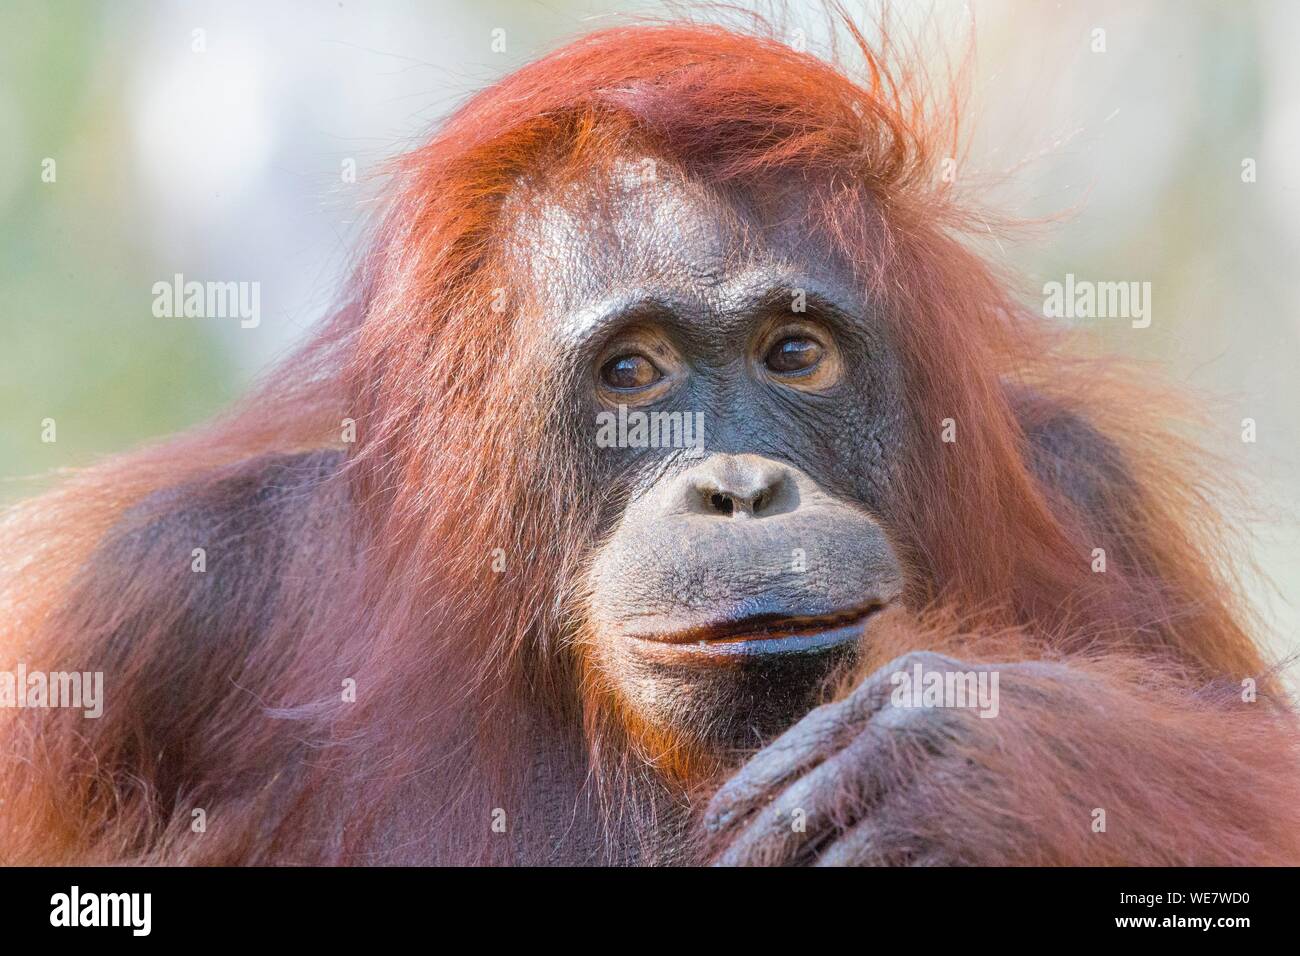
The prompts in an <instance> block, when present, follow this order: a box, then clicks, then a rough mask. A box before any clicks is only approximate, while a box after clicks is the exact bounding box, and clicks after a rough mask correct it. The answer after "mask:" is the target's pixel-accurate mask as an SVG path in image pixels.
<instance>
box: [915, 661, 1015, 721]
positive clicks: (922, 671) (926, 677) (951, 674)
mask: <svg viewBox="0 0 1300 956" xmlns="http://www.w3.org/2000/svg"><path fill="white" fill-rule="evenodd" d="M889 680H890V683H892V684H893V685H894V690H893V693H891V694H890V697H889V701H890V703H891V704H893V706H895V707H900V708H905V709H906V708H935V707H953V708H971V709H978V710H979V715H980V716H981V717H996V716H997V715H998V672H997V671H995V670H981V671H955V670H948V669H946V668H945V669H941V670H935V669H933V668H930V669H927V668H925V667H923V666H922V664H921V662H920V661H917V662H916V663H915V664H914V665H912V669H911V671H895V672H894V673H893V674H892V675H891V676H890V678H889Z"/></svg>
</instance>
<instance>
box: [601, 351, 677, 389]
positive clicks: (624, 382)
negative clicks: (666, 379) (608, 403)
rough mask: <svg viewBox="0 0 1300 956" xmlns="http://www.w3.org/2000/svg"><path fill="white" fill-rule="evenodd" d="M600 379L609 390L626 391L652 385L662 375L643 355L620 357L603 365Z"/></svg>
mask: <svg viewBox="0 0 1300 956" xmlns="http://www.w3.org/2000/svg"><path fill="white" fill-rule="evenodd" d="M600 378H601V381H603V382H604V383H605V384H606V385H608V386H609V387H610V388H617V389H620V390H623V391H628V390H631V389H638V388H646V387H647V386H649V385H653V384H654V383H655V382H657V381H659V380H660V379H661V378H663V373H661V372H660V371H659V369H658V368H656V367H655V364H654V362H652V361H650V360H649V359H648V358H646V357H645V356H644V355H635V354H633V355H620V356H618V357H617V358H612V359H610V360H609V361H608V362H606V363H605V364H604V366H603V367H602V368H601V370H600Z"/></svg>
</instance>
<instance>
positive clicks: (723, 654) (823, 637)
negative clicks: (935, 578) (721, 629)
mask: <svg viewBox="0 0 1300 956" xmlns="http://www.w3.org/2000/svg"><path fill="white" fill-rule="evenodd" d="M870 618H871V615H867V616H866V617H864V618H862V619H861V620H857V621H854V622H853V623H852V624H845V625H843V626H841V627H834V628H830V629H828V630H825V631H814V632H812V633H807V634H790V635H787V636H785V637H755V638H743V637H742V638H732V639H729V640H717V641H694V642H691V643H685V644H672V643H668V642H665V641H651V640H644V639H640V640H638V641H637V643H638V645H639V646H640V648H641V649H642V650H643V651H644V652H646V653H647V654H648V656H650V657H653V658H655V659H659V660H669V659H672V660H678V661H688V660H692V659H693V660H697V661H700V662H703V661H706V660H707V661H718V660H727V659H745V658H756V657H773V656H779V655H791V654H819V653H825V652H828V651H832V650H835V649H836V648H841V647H844V646H846V645H851V644H856V643H857V642H858V641H859V640H861V639H862V632H863V631H864V630H865V628H866V626H867V623H868V621H869V620H870Z"/></svg>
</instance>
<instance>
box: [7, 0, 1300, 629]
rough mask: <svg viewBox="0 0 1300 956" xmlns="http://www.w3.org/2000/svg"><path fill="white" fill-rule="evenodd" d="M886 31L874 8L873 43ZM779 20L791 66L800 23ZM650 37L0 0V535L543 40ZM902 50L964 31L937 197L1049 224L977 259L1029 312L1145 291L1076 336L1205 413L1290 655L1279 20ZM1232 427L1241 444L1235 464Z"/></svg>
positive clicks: (477, 0)
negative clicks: (193, 292) (1105, 294)
mask: <svg viewBox="0 0 1300 956" xmlns="http://www.w3.org/2000/svg"><path fill="white" fill-rule="evenodd" d="M849 6H850V8H853V5H852V4H850V5H849ZM915 6H916V4H912V3H897V4H895V7H896V8H898V9H896V12H897V13H898V14H899V16H900V17H902V18H903V19H904V20H906V19H907V18H908V17H911V16H914V8H915ZM785 7H786V10H787V20H788V25H789V26H790V28H791V29H792V30H793V29H800V28H802V29H804V30H805V31H806V33H807V34H808V35H809V37H810V38H811V41H812V42H813V43H814V44H815V43H816V42H817V38H818V36H819V35H820V34H819V29H820V27H819V24H820V23H822V20H821V13H820V9H821V8H820V5H818V4H816V3H813V2H807V3H803V4H801V3H798V2H794V3H790V4H786V5H785ZM873 8H874V5H873V4H866V5H865V9H866V10H868V12H870V11H871V10H872V9H873ZM664 10H665V8H664V7H663V6H662V5H661V4H658V3H649V2H647V3H634V2H603V0H463V2H462V0H425V2H400V0H371V2H365V3H361V2H356V0H345V2H319V3H317V2H310V3H309V2H266V0H260V2H259V0H248V2H230V0H221V2H205V0H176V2H147V3H146V2H136V0H112V2H108V0H102V2H90V0H74V2H46V0H32V2H19V0H5V2H4V3H3V4H0V504H3V503H6V502H12V501H14V500H17V499H18V498H21V497H25V496H27V495H30V494H34V493H36V492H37V491H39V490H40V489H41V488H43V487H45V486H46V485H47V484H48V483H49V482H50V481H51V480H52V477H51V476H52V475H53V474H54V473H55V470H56V469H59V468H63V467H69V466H77V465H83V464H87V463H89V462H92V461H94V460H95V459H96V457H98V456H101V455H104V454H106V453H110V452H114V451H117V450H121V449H124V448H127V447H130V446H131V445H133V444H135V443H138V442H140V441H143V440H146V439H148V438H151V437H154V436H159V435H162V434H165V433H168V432H171V431H174V430H176V429H180V428H183V427H185V426H188V425H191V424H194V423H196V422H199V421H201V420H202V419H204V418H205V417H207V416H209V415H211V414H212V413H213V412H215V411H217V410H218V409H220V408H221V407H222V406H223V405H224V404H226V403H227V402H228V401H229V400H230V399H231V398H232V397H234V396H235V395H237V394H238V393H240V392H241V391H242V390H243V389H245V388H246V387H247V385H248V384H249V382H250V381H251V380H252V379H253V378H254V377H255V376H256V375H257V374H258V373H259V372H261V371H263V370H265V369H266V368H267V367H268V366H269V365H270V363H272V362H273V360H274V359H275V357H276V356H277V355H279V354H281V353H282V352H283V351H284V350H285V349H286V348H287V347H288V346H290V345H291V344H293V343H294V342H295V341H297V340H299V339H300V338H301V337H302V336H303V335H304V334H306V332H307V331H308V330H309V329H310V328H311V326H312V324H313V322H315V321H316V320H317V319H319V317H320V316H321V315H322V314H323V313H324V312H325V311H326V310H327V309H328V308H329V305H330V303H331V301H332V300H333V298H334V297H335V295H336V293H337V291H338V288H339V284H340V279H341V277H342V275H343V274H344V273H345V272H346V270H347V268H348V266H349V263H350V261H351V257H352V256H353V255H354V254H355V251H356V249H357V247H358V244H359V243H360V242H361V241H362V240H363V238H364V235H365V225H366V216H367V211H368V210H369V209H370V208H371V207H372V206H373V205H374V199H375V196H376V194H377V190H378V189H379V187H380V186H381V185H382V183H381V179H380V175H379V170H380V166H381V164H382V162H383V161H384V160H385V159H386V158H388V157H391V156H393V155H395V154H397V153H399V152H401V151H402V150H404V149H406V148H408V147H410V146H411V145H413V144H415V143H417V142H419V141H420V140H421V138H422V137H423V136H425V135H426V134H427V133H428V131H429V130H430V129H431V128H432V127H433V126H434V125H435V124H436V123H437V121H438V119H439V118H440V117H441V116H443V115H445V114H446V112H447V111H448V110H449V109H450V108H452V107H453V106H454V105H455V104H457V103H458V102H460V101H461V100H462V99H463V98H464V97H465V96H466V95H468V94H469V93H471V92H472V91H473V90H475V89H477V88H479V87H481V86H482V85H484V84H485V83H488V82H490V81H491V80H492V79H494V78H495V77H497V76H499V75H501V74H503V73H505V72H508V71H509V70H511V69H513V68H515V67H517V66H519V65H521V64H523V63H525V62H527V61H528V60H530V59H532V58H534V57H536V56H537V55H539V54H541V53H544V52H546V51H548V50H550V49H552V48H554V47H555V46H556V45H558V44H559V43H561V42H563V41H564V40H565V39H568V38H571V37H573V36H575V35H578V34H580V33H582V32H584V31H586V30H590V29H594V28H596V27H599V26H602V25H607V24H614V23H617V22H620V18H626V17H627V16H628V15H630V14H637V13H649V14H652V15H653V14H659V15H663V13H664ZM927 22H929V23H930V24H931V25H934V24H938V25H939V26H940V27H941V28H942V27H943V26H944V25H945V24H950V25H951V27H952V29H951V30H950V31H948V32H947V33H946V34H945V30H944V29H933V30H928V31H927V34H928V35H930V36H933V37H935V39H936V40H937V44H938V45H939V46H942V45H943V43H944V38H945V36H947V38H948V39H950V40H951V42H952V44H954V45H955V48H956V49H957V50H958V52H960V48H961V45H962V44H963V43H965V42H967V40H968V39H969V35H970V32H971V29H970V27H971V23H972V22H973V33H974V38H975V50H974V63H973V72H972V74H971V76H972V81H971V86H970V89H971V99H970V107H969V113H968V125H969V126H970V127H971V128H972V131H973V135H972V138H971V150H970V153H969V157H968V159H966V160H965V161H964V162H963V165H962V167H961V168H960V169H959V175H967V170H969V171H970V174H971V175H974V173H975V172H976V171H979V172H984V173H990V174H993V175H994V180H993V181H996V182H998V183H1000V185H998V186H996V187H990V194H989V195H988V196H987V197H984V196H981V199H986V200H987V201H988V202H990V203H991V204H993V205H996V206H998V207H1000V208H1002V209H1005V210H1006V211H1007V212H1009V213H1010V214H1011V215H1014V216H1018V217H1026V218H1038V217H1051V218H1052V220H1053V221H1052V224H1051V225H1050V226H1047V227H1043V228H1038V229H1035V230H1033V231H1032V232H1030V233H1027V234H1024V235H1023V236H1022V237H1021V238H1020V239H1019V241H1017V242H1011V241H1010V240H1003V241H1001V242H1000V243H998V244H997V247H996V249H995V253H996V254H997V255H998V256H1000V257H1003V258H1004V261H1005V262H1006V263H1008V264H1011V265H1014V267H1015V268H1016V269H1017V270H1018V271H1019V272H1020V273H1021V274H1022V275H1023V276H1024V277H1025V288H1026V289H1027V290H1028V291H1029V293H1030V294H1031V295H1032V294H1033V293H1034V292H1035V290H1037V289H1041V287H1042V284H1043V283H1044V282H1046V281H1049V280H1060V279H1062V278H1063V276H1064V274H1065V273H1066V272H1073V273H1074V274H1075V275H1076V276H1078V277H1080V278H1091V279H1097V280H1130V279H1131V280H1140V281H1150V282H1151V283H1152V286H1153V305H1154V319H1153V323H1152V326H1151V328H1149V329H1143V330H1136V329H1132V328H1131V327H1130V325H1129V323H1128V322H1127V321H1122V320H1120V321H1111V322H1103V323H1100V324H1099V328H1098V331H1099V333H1100V335H1101V337H1102V339H1103V340H1104V343H1105V345H1106V346H1107V347H1108V348H1111V349H1113V350H1115V351H1118V352H1121V353H1123V354H1125V355H1129V356H1132V357H1134V358H1138V359H1143V360H1147V361H1149V362H1151V363H1152V366H1153V367H1154V368H1158V369H1159V370H1160V371H1161V372H1162V373H1163V374H1164V375H1166V376H1167V377H1169V378H1172V379H1174V380H1175V381H1177V382H1180V383H1182V384H1184V385H1185V386H1187V387H1188V388H1189V389H1191V390H1193V391H1194V392H1196V393H1198V394H1200V395H1202V396H1205V397H1208V398H1209V399H1210V401H1209V404H1208V406H1207V407H1208V408H1209V410H1210V414H1211V416H1212V417H1213V418H1214V419H1215V421H1216V422H1217V423H1218V424H1219V425H1220V426H1221V428H1220V429H1219V431H1220V432H1221V433H1222V435H1221V436H1220V435H1217V434H1216V435H1214V436H1212V437H1209V438H1208V440H1209V441H1210V443H1211V444H1212V445H1213V446H1214V450H1215V451H1217V452H1219V453H1221V454H1222V455H1223V456H1224V458H1225V460H1226V461H1227V462H1228V463H1229V465H1230V466H1231V467H1234V468H1240V469H1241V470H1242V471H1243V472H1244V473H1246V474H1247V476H1248V477H1249V478H1250V479H1251V480H1252V481H1253V482H1254V486H1253V487H1254V489H1255V491H1253V492H1252V495H1258V501H1259V503H1260V505H1261V507H1260V508H1259V509H1258V510H1259V517H1258V518H1257V519H1256V520H1255V522H1254V524H1253V526H1252V529H1251V530H1252V532H1253V535H1254V547H1255V550H1256V556H1257V558H1258V559H1259V562H1260V563H1261V564H1262V565H1263V566H1265V567H1267V569H1268V571H1269V574H1270V576H1271V578H1272V581H1273V586H1269V585H1266V584H1264V583H1257V584H1256V585H1255V590H1254V598H1255V600H1256V603H1257V604H1258V605H1259V606H1260V608H1262V609H1263V611H1264V613H1265V615H1266V616H1267V618H1268V620H1269V621H1270V623H1271V626H1272V630H1273V640H1274V641H1275V644H1276V647H1277V650H1278V651H1279V652H1287V651H1292V650H1295V649H1297V648H1300V608H1298V607H1297V605H1298V604H1300V525H1298V524H1297V521H1296V508H1295V504H1296V500H1297V494H1296V492H1297V488H1298V487H1300V484H1298V480H1297V471H1296V469H1297V467H1298V466H1300V460H1298V458H1300V456H1297V455H1296V449H1297V447H1298V445H1300V423H1298V422H1297V411H1298V410H1300V379H1298V376H1297V371H1298V369H1300V311H1298V310H1297V305H1296V302H1297V297H1296V291H1295V290H1296V283H1297V278H1298V273H1300V260H1298V258H1297V252H1298V251H1300V186H1298V177H1300V164H1298V163H1297V161H1296V157H1297V155H1300V109H1298V108H1297V106H1296V104H1297V103H1300V56H1298V55H1297V53H1296V49H1297V44H1298V42H1300V3H1294V2H1291V0H1262V2H1254V3H1252V2H1245V0H1234V2H1233V3H1231V4H1226V3H1220V2H1212V0H1163V2H1133V0H1123V2H1115V3H1102V2H1096V3H1087V4H1082V3H1075V2H1057V3H1053V2H1047V0H991V2H982V3H975V4H972V5H970V8H968V5H967V4H965V3H956V2H952V3H948V2H943V0H936V2H934V3H933V4H927ZM1097 30H1104V37H1105V50H1104V52H1099V51H1097V50H1096V49H1095V47H1096V45H1097V44H1096V40H1097V36H1098V35H1097V33H1096V32H1095V31H1097ZM195 31H201V33H196V32H195ZM494 31H504V34H501V33H496V34H494ZM503 36H504V41H505V42H504V46H505V49H504V50H501V49H500V46H501V43H500V41H501V39H502V37H503ZM494 38H495V39H496V41H497V43H496V46H495V48H494V43H493V41H494ZM198 47H202V49H198ZM935 52H936V55H945V56H952V55H953V52H954V51H953V49H948V50H946V51H945V50H943V49H937V50H936V51H935ZM47 159H53V160H54V162H55V167H54V170H55V177H56V178H55V181H53V182H45V181H43V179H42V171H43V169H45V168H47V167H46V166H43V164H44V163H45V161H46V160H47ZM1247 159H1251V160H1254V164H1255V170H1256V181H1255V182H1243V179H1242V164H1243V161H1244V160H1247ZM349 161H351V162H352V163H354V164H355V168H356V177H355V179H356V181H355V182H349V181H346V180H345V177H344V176H343V175H342V171H343V170H344V168H345V165H346V164H347V163H348V162H349ZM178 272H179V273H183V274H184V275H185V276H186V277H187V278H190V279H199V280H208V279H215V280H220V281H256V282H260V284H261V296H262V301H261V310H262V317H261V323H260V324H259V325H258V326H257V327H256V328H241V327H240V323H239V322H238V320H236V319H198V320H196V319H158V318H155V317H154V316H153V314H152V311H151V306H152V300H153V295H152V291H151V290H152V286H153V284H154V283H155V282H156V281H159V280H160V279H167V278H169V277H171V276H172V275H173V274H175V273H178ZM1139 411H1140V410H1135V414H1137V413H1139ZM1245 417H1251V418H1254V419H1255V420H1256V422H1257V426H1258V441H1257V442H1256V443H1255V444H1253V445H1246V444H1242V443H1241V442H1240V441H1239V440H1237V436H1238V434H1239V427H1240V422H1241V419H1242V418H1245ZM47 418H53V419H54V420H55V421H56V422H57V429H58V431H57V441H56V442H54V443H47V442H42V440H41V432H42V426H41V423H42V421H43V420H44V419H47ZM0 546H2V544H0Z"/></svg>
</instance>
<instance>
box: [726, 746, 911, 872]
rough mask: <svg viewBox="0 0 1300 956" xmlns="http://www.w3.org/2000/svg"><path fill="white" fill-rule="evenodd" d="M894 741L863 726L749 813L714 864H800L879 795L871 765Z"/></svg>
mask: <svg viewBox="0 0 1300 956" xmlns="http://www.w3.org/2000/svg"><path fill="white" fill-rule="evenodd" d="M892 748H893V741H892V740H891V739H890V737H889V735H888V734H881V733H877V732H875V731H873V730H871V729H868V730H867V731H865V732H864V733H862V734H860V735H859V736H858V738H857V739H855V740H854V741H853V742H852V743H851V744H849V746H847V747H845V748H844V749H843V750H841V751H839V752H838V753H835V754H833V755H831V756H830V757H828V758H827V759H826V760H825V761H823V762H822V763H821V764H820V765H818V766H817V767H816V768H815V769H813V770H812V771H810V772H809V773H807V774H805V775H804V776H802V777H800V778H799V779H798V780H796V781H794V783H792V784H790V785H789V786H788V787H786V788H785V789H784V790H783V791H781V793H780V794H779V795H778V796H777V797H776V799H775V800H773V801H772V802H771V803H770V804H769V805H768V806H766V807H763V808H762V809H760V810H758V811H757V812H756V813H754V814H753V815H752V816H751V817H750V818H749V819H748V821H747V822H745V823H744V824H743V827H742V828H741V829H740V830H739V832H738V833H737V834H736V835H735V836H734V837H733V838H732V840H731V842H730V843H729V844H728V845H727V846H726V848H725V849H724V850H723V852H722V854H721V855H720V856H719V857H718V858H717V860H716V863H717V865H719V866H772V865H792V864H796V863H799V862H803V858H804V857H807V856H809V855H811V851H812V848H814V847H816V846H818V845H820V844H821V843H823V842H824V841H825V839H826V837H827V836H828V835H829V834H831V833H832V832H834V831H835V830H837V829H841V828H843V827H846V826H848V825H850V824H851V823H853V822H854V821H855V820H856V819H857V818H858V816H859V815H860V814H861V813H862V812H863V809H864V808H865V807H867V806H869V805H870V804H871V802H872V801H873V800H874V799H876V797H877V796H878V795H879V793H880V780H879V777H878V776H877V774H876V773H875V772H874V769H875V768H877V767H881V766H884V765H887V764H888V763H889V760H890V754H889V751H890V750H892Z"/></svg>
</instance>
